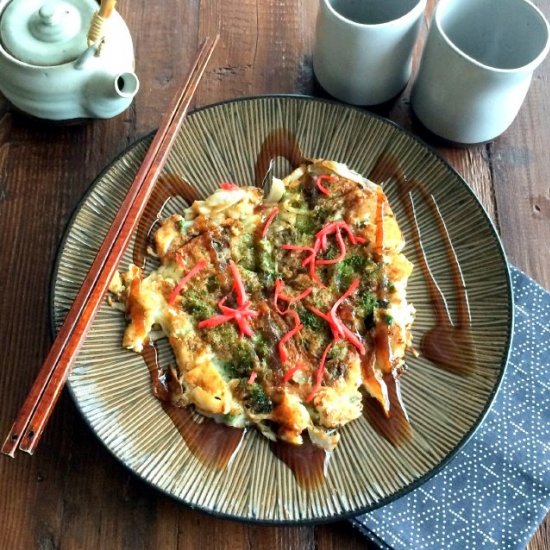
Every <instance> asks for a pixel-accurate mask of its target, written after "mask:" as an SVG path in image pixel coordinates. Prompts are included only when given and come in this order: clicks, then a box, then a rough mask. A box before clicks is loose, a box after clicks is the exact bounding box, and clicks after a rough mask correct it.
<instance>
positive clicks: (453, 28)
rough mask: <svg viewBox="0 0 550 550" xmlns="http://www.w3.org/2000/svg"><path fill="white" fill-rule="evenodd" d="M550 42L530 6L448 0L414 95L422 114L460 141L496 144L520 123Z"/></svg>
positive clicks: (439, 11) (520, 1)
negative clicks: (514, 125)
mask: <svg viewBox="0 0 550 550" xmlns="http://www.w3.org/2000/svg"><path fill="white" fill-rule="evenodd" d="M549 37H550V29H549V26H548V22H547V21H546V19H545V18H544V16H543V14H542V13H541V12H540V10H539V9H538V8H536V7H535V6H534V5H533V4H531V3H530V2H528V1H527V0H440V2H439V4H438V6H437V8H436V11H435V14H434V17H433V20H432V24H431V28H430V32H429V34H428V39H427V41H426V46H425V48H424V52H423V54H422V60H421V62H420V69H419V72H418V76H417V78H416V82H415V83H414V86H413V90H412V95H411V104H412V108H413V111H414V113H415V114H416V116H417V117H418V118H419V119H420V121H421V122H422V123H423V124H424V126H426V127H427V128H428V129H429V130H431V131H432V132H434V133H435V134H437V135H439V136H441V137H443V138H445V139H448V140H451V141H454V142H458V143H464V144H471V143H482V142H485V141H490V140H492V139H494V138H496V137H497V136H499V135H500V134H502V132H504V131H505V130H506V129H507V128H508V127H509V126H510V124H512V122H513V120H514V119H515V117H516V115H517V113H518V111H519V109H520V107H521V105H522V103H523V100H524V99H525V96H526V94H527V91H528V89H529V85H530V84H531V79H532V75H533V71H534V70H535V68H536V67H537V66H538V65H539V64H540V63H541V62H542V60H543V59H544V58H545V57H546V54H547V53H548V49H549V45H550V40H549Z"/></svg>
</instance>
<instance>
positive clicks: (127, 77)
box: [115, 71, 139, 99]
mask: <svg viewBox="0 0 550 550" xmlns="http://www.w3.org/2000/svg"><path fill="white" fill-rule="evenodd" d="M138 90H139V79H138V77H137V74H136V73H134V72H130V71H126V72H124V73H120V74H119V75H117V77H116V78H115V93H116V95H118V97H123V98H128V97H129V98H130V99H133V97H134V96H135V95H136V94H137V92H138Z"/></svg>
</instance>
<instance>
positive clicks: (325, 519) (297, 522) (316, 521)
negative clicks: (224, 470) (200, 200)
mask: <svg viewBox="0 0 550 550" xmlns="http://www.w3.org/2000/svg"><path fill="white" fill-rule="evenodd" d="M269 99H283V100H284V99H290V100H299V101H310V102H318V103H325V104H329V105H334V106H337V107H343V108H345V109H351V110H353V111H357V112H359V113H361V114H362V115H364V116H366V117H373V118H375V119H378V120H380V121H382V122H383V123H385V124H389V125H391V126H393V127H394V128H395V129H396V130H398V131H399V132H402V133H404V134H406V135H407V137H409V138H411V139H413V140H414V141H416V142H417V143H418V144H419V145H420V146H421V147H423V148H424V149H425V150H427V151H428V152H429V153H430V154H431V155H432V156H433V157H435V159H436V160H438V161H439V162H441V163H442V164H443V165H444V166H445V168H446V169H448V170H450V171H451V173H452V174H453V176H455V177H456V178H457V179H458V180H460V182H461V183H462V184H463V186H464V187H465V188H466V190H467V192H468V193H469V194H470V195H471V197H472V198H473V200H474V203H476V204H477V207H478V208H479V209H480V211H481V213H482V215H483V217H484V218H485V221H486V222H488V224H489V227H490V229H491V230H492V233H493V236H494V238H495V243H496V245H497V249H498V253H499V256H500V258H501V260H502V266H503V267H504V274H505V280H506V287H507V288H506V297H507V307H508V314H509V320H510V322H509V323H508V332H507V334H506V342H505V344H504V354H503V358H502V361H501V365H500V369H499V375H498V377H497V379H496V382H495V385H494V387H493V388H492V390H491V393H490V394H489V396H488V399H487V401H486V403H485V406H484V408H483V410H482V411H481V412H480V414H479V416H478V417H477V418H476V421H475V422H474V424H473V425H472V427H471V428H470V430H469V431H468V432H466V433H465V434H464V436H463V437H462V439H461V440H460V441H459V442H458V443H457V444H456V445H455V447H454V448H453V449H451V451H449V452H448V453H447V454H446V455H445V456H444V457H443V458H442V460H441V461H440V462H439V463H438V464H437V465H436V466H434V467H433V468H432V469H431V470H429V471H428V472H426V473H425V474H424V475H422V476H420V477H418V478H417V479H415V480H413V481H412V482H411V483H409V484H408V485H406V486H405V487H402V488H401V489H399V490H398V491H396V492H395V493H392V494H391V495H388V496H386V497H384V498H382V499H380V500H378V501H376V502H374V503H372V504H370V505H369V506H366V507H363V508H359V509H357V510H352V511H347V512H342V513H340V514H335V515H329V516H322V517H319V518H309V519H291V520H288V519H278V520H273V519H261V518H253V517H243V516H239V515H234V514H230V513H224V512H220V511H217V510H212V509H209V508H206V507H203V506H200V505H196V504H193V503H189V502H188V501H186V500H185V499H183V498H180V497H178V496H176V495H174V494H172V493H170V492H169V491H167V490H165V489H163V488H162V487H160V486H158V485H156V484H155V483H154V482H153V481H151V480H149V479H147V478H145V476H143V475H142V474H141V473H139V472H137V471H135V470H134V469H133V468H131V467H130V465H129V464H127V463H126V462H125V461H124V460H123V459H122V458H121V457H119V456H118V455H116V454H115V452H114V451H113V450H112V449H111V448H109V446H108V445H107V443H106V442H105V441H104V440H103V439H102V438H101V437H100V436H99V434H98V432H97V431H96V430H95V428H94V426H93V425H92V423H91V421H90V420H89V419H88V417H87V416H86V415H85V414H84V411H83V409H82V408H81V406H80V404H79V401H78V399H77V398H76V395H75V393H74V390H73V388H72V385H71V382H70V380H69V379H67V384H66V386H67V388H68V390H69V393H70V395H71V398H72V400H73V402H74V403H75V405H76V408H77V410H78V412H79V414H80V416H81V417H82V418H83V420H84V422H85V423H86V425H87V426H88V427H89V428H90V430H91V432H92V433H93V434H94V435H95V437H96V438H97V439H98V440H99V441H100V442H101V443H102V445H103V446H104V448H105V449H107V451H108V452H109V454H110V455H111V456H113V457H114V458H115V459H116V460H117V462H118V463H120V464H122V465H123V466H124V468H126V469H127V470H128V471H129V472H131V473H132V474H133V475H135V476H136V477H137V478H138V479H140V480H141V481H142V482H145V483H146V484H147V485H148V486H149V487H152V488H153V489H154V490H156V491H159V492H160V493H162V494H164V495H166V496H168V497H170V498H172V499H174V500H176V501H177V502H179V503H181V504H183V505H185V506H187V507H189V508H191V509H193V510H199V511H201V512H204V513H206V514H208V515H210V516H213V517H216V518H220V519H225V520H231V521H237V522H240V523H246V524H253V525H265V526H296V527H298V526H305V525H321V524H326V523H333V522H337V521H342V520H348V519H351V518H354V517H357V516H361V515H363V514H366V513H369V512H372V511H374V510H376V509H378V508H382V507H383V506H386V505H387V504H390V503H392V502H394V501H396V500H398V499H400V498H401V497H404V496H405V495H407V494H409V493H411V492H412V491H414V490H415V489H418V488H419V487H420V486H422V485H424V484H425V483H426V482H427V481H429V480H430V479H432V478H433V477H435V476H436V475H437V474H439V473H440V472H441V471H442V470H443V469H444V468H445V467H446V466H447V465H448V464H449V463H450V462H451V461H452V460H453V459H454V458H455V457H456V455H457V454H458V453H459V452H460V451H461V450H462V449H463V448H464V447H465V446H466V444H467V443H468V442H469V441H470V440H471V439H472V437H473V436H474V435H475V433H476V432H477V431H478V429H479V428H480V427H481V425H482V424H483V422H484V421H485V419H486V417H487V415H488V414H489V411H490V410H491V408H492V406H493V404H494V401H495V399H496V397H497V395H498V393H499V391H500V389H501V387H502V381H503V379H504V375H505V373H506V371H507V369H508V362H509V358H510V354H511V350H512V339H513V334H514V328H515V307H514V306H515V300H514V293H513V285H512V276H511V272H510V264H509V262H508V259H507V256H506V253H505V251H504V245H503V243H502V240H501V237H500V235H499V233H498V231H497V229H496V227H495V224H494V223H493V220H492V219H491V217H490V216H489V214H488V213H487V210H486V208H485V206H484V205H483V204H482V202H481V201H480V200H479V198H478V197H477V195H476V194H475V193H474V191H473V189H472V188H471V186H470V185H469V184H468V182H467V181H466V180H465V179H464V177H463V176H462V175H461V174H460V173H459V172H458V171H457V170H456V169H455V168H454V167H453V166H452V165H451V164H450V163H449V162H448V161H447V160H446V159H444V158H443V157H442V156H441V155H440V154H439V153H438V152H437V151H436V150H435V149H434V147H432V146H431V145H430V144H428V143H426V142H425V141H424V140H423V139H421V138H420V137H418V136H417V135H416V134H414V133H413V132H412V131H411V130H408V129H406V128H403V127H402V126H400V125H399V124H397V123H396V122H394V121H393V120H390V119H388V118H386V117H384V116H382V115H379V114H377V113H373V112H372V111H369V110H368V109H365V108H361V107H358V106H354V105H348V104H345V103H341V102H339V101H336V100H333V99H328V98H320V97H316V96H312V95H304V94H297V93H289V94H259V95H246V96H239V97H236V98H232V99H225V100H222V101H218V102H215V103H209V104H207V105H202V106H200V107H197V108H194V109H192V110H191V111H190V112H189V114H188V116H194V115H195V114H196V113H200V112H201V111H204V110H207V109H212V108H215V107H220V106H223V105H227V104H235V103H244V102H247V101H255V100H269ZM184 124H185V122H184ZM156 132H157V129H154V130H152V131H150V132H148V133H147V134H144V135H143V136H141V137H139V138H137V139H136V140H134V141H133V142H132V143H130V144H129V145H127V146H126V147H125V149H124V150H123V151H121V152H120V153H118V154H117V155H115V156H114V157H113V159H112V160H111V161H109V162H108V163H107V164H106V165H105V167H104V168H103V169H102V170H101V171H100V172H99V174H98V175H97V176H96V177H95V178H94V179H93V180H92V181H91V183H90V184H89V185H88V188H87V189H86V191H85V192H84V194H83V195H82V197H81V198H80V199H79V201H78V202H77V204H76V205H75V207H74V208H73V210H72V212H71V214H70V216H69V217H68V219H67V222H66V223H65V225H64V228H63V233H62V238H61V240H60V241H59V244H58V246H57V249H56V252H55V260H54V264H53V267H52V269H51V275H50V283H49V287H48V304H49V325H50V334H51V336H52V339H54V338H55V337H56V335H57V330H56V327H55V314H54V294H55V286H56V285H55V282H56V280H57V278H58V274H59V268H60V260H61V255H62V252H63V250H64V248H65V246H66V242H67V240H68V238H69V233H70V230H71V228H72V227H73V225H74V222H75V220H76V217H77V216H78V214H79V213H80V211H81V210H82V208H83V207H84V204H85V203H86V201H87V199H88V198H89V196H90V195H91V194H92V192H93V190H94V189H95V187H96V185H97V184H98V182H99V181H100V180H101V179H102V178H103V177H104V176H105V175H106V174H107V173H108V171H109V170H110V169H111V168H112V167H113V166H114V165H115V164H116V163H117V162H118V161H120V160H121V159H122V158H123V157H124V156H125V155H127V154H128V153H130V152H131V151H133V150H134V149H135V148H136V147H138V146H139V145H140V144H141V143H143V142H144V141H147V140H148V139H151V138H152V137H153V136H154V134H155V133H156Z"/></svg>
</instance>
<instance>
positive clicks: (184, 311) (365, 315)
mask: <svg viewBox="0 0 550 550" xmlns="http://www.w3.org/2000/svg"><path fill="white" fill-rule="evenodd" d="M403 246H404V241H403V237H402V234H401V231H400V229H399V227H398V225H397V222H396V220H395V217H394V215H393V213H392V210H391V208H390V206H389V204H388V200H387V198H386V196H385V195H384V193H383V191H382V188H381V187H380V186H378V185H376V184H374V183H372V182H370V181H368V180H366V179H365V178H363V177H361V176H360V175H358V174H357V173H355V172H352V171H351V170H349V169H348V168H347V167H346V166H345V165H342V164H338V163H335V162H331V161H325V160H318V161H314V162H312V163H311V164H304V165H302V166H300V167H299V168H298V169H296V170H295V171H294V172H292V173H291V174H290V175H289V176H288V177H286V178H285V179H284V180H283V181H281V180H276V179H275V180H274V184H273V187H272V190H271V192H270V194H269V195H268V197H267V198H266V199H264V197H263V195H262V192H261V190H260V189H258V188H256V187H238V186H237V185H235V184H230V183H223V184H222V185H221V188H220V189H219V190H218V191H216V192H214V193H213V194H212V195H211V196H209V197H208V198H206V199H205V200H201V201H196V202H194V203H193V205H192V206H191V207H190V208H188V209H187V210H185V212H183V214H181V215H180V214H175V215H172V216H170V217H169V218H167V219H165V220H163V221H162V222H161V226H160V228H159V229H158V230H157V231H156V233H155V235H154V248H155V253H156V255H157V256H158V258H159V260H160V266H159V267H158V269H156V270H155V271H153V272H152V273H151V274H150V275H148V276H147V277H144V276H143V274H142V270H141V269H140V268H138V267H136V266H133V265H132V266H130V268H129V270H128V271H127V272H126V273H124V274H122V275H121V276H119V277H116V278H115V280H114V281H113V284H112V285H111V291H112V292H113V293H115V294H116V296H117V297H118V298H119V299H120V301H122V302H123V303H124V304H125V308H126V312H127V315H128V320H129V324H128V327H127V328H126V331H125V334H124V340H123V345H124V347H126V348H128V349H131V350H134V351H136V352H138V353H139V352H141V351H142V350H143V348H144V346H145V345H146V344H147V343H148V342H149V339H150V337H151V331H152V330H153V331H154V330H158V329H160V330H162V332H163V333H164V335H166V336H167V337H168V339H169V342H170V345H171V347H172V349H173V350H174V354H175V359H176V367H175V368H173V369H171V371H170V372H171V373H172V376H173V380H172V383H171V384H170V387H171V388H172V393H171V401H172V402H173V403H174V404H176V405H178V406H182V407H184V406H187V405H191V404H192V405H194V406H195V407H196V409H197V410H198V411H199V412H200V413H202V414H205V415H208V416H213V417H214V418H216V420H218V421H220V422H224V423H227V424H229V425H232V426H241V427H242V426H245V425H251V424H254V425H257V426H258V427H259V428H260V430H261V431H262V433H263V434H264V435H266V436H267V437H269V438H271V439H275V438H279V439H282V440H284V441H287V442H290V443H293V444H298V445H299V444H301V443H302V441H303V435H305V434H309V436H310V438H311V439H312V441H313V442H314V443H316V444H318V445H321V446H322V447H324V448H326V449H333V448H334V447H335V445H336V444H337V442H338V439H339V435H338V433H337V432H336V431H335V428H338V427H340V426H342V425H344V424H346V423H347V422H350V421H352V420H354V419H355V418H357V417H359V416H360V415H361V413H362V400H363V396H362V392H361V390H362V389H364V390H366V391H367V392H368V394H370V395H371V396H372V397H374V398H376V399H377V400H378V401H379V402H380V406H381V407H382V409H383V410H384V411H385V412H386V413H388V412H389V407H390V403H389V400H388V397H387V388H386V385H385V382H384V377H385V376H388V375H393V376H398V375H399V374H400V373H401V371H402V370H403V367H404V355H405V351H406V349H407V348H408V347H410V345H411V335H410V327H411V324H412V321H413V316H414V308H413V307H412V306H411V305H409V304H407V301H406V284H407V279H408V277H409V275H410V273H411V270H412V265H411V263H410V262H409V261H408V260H407V259H406V258H405V256H404V255H403V254H402V252H401V251H402V249H403Z"/></svg>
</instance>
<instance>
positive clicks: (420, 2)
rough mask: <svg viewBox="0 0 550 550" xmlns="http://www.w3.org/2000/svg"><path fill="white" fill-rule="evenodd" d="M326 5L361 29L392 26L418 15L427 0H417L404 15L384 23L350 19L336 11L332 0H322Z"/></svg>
mask: <svg viewBox="0 0 550 550" xmlns="http://www.w3.org/2000/svg"><path fill="white" fill-rule="evenodd" d="M322 1H323V4H324V5H325V7H326V8H327V9H328V11H329V12H330V13H331V14H332V15H333V16H334V17H336V19H339V20H340V21H342V22H343V23H346V24H347V25H350V26H352V27H357V28H360V29H365V28H371V27H372V28H374V27H383V26H390V25H395V24H396V23H399V22H401V20H402V19H405V18H407V17H410V16H411V15H413V14H414V15H416V12H417V11H419V12H423V11H424V10H425V8H426V3H427V0H417V2H416V4H415V5H414V6H413V7H412V8H411V9H410V10H409V11H408V12H406V13H404V14H403V15H400V16H399V17H396V18H395V19H390V20H389V21H385V22H383V23H358V22H357V21H353V20H352V19H348V18H347V17H344V16H343V15H342V14H341V13H339V12H338V11H336V10H335V9H334V8H333V7H332V5H331V3H330V0H322Z"/></svg>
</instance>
